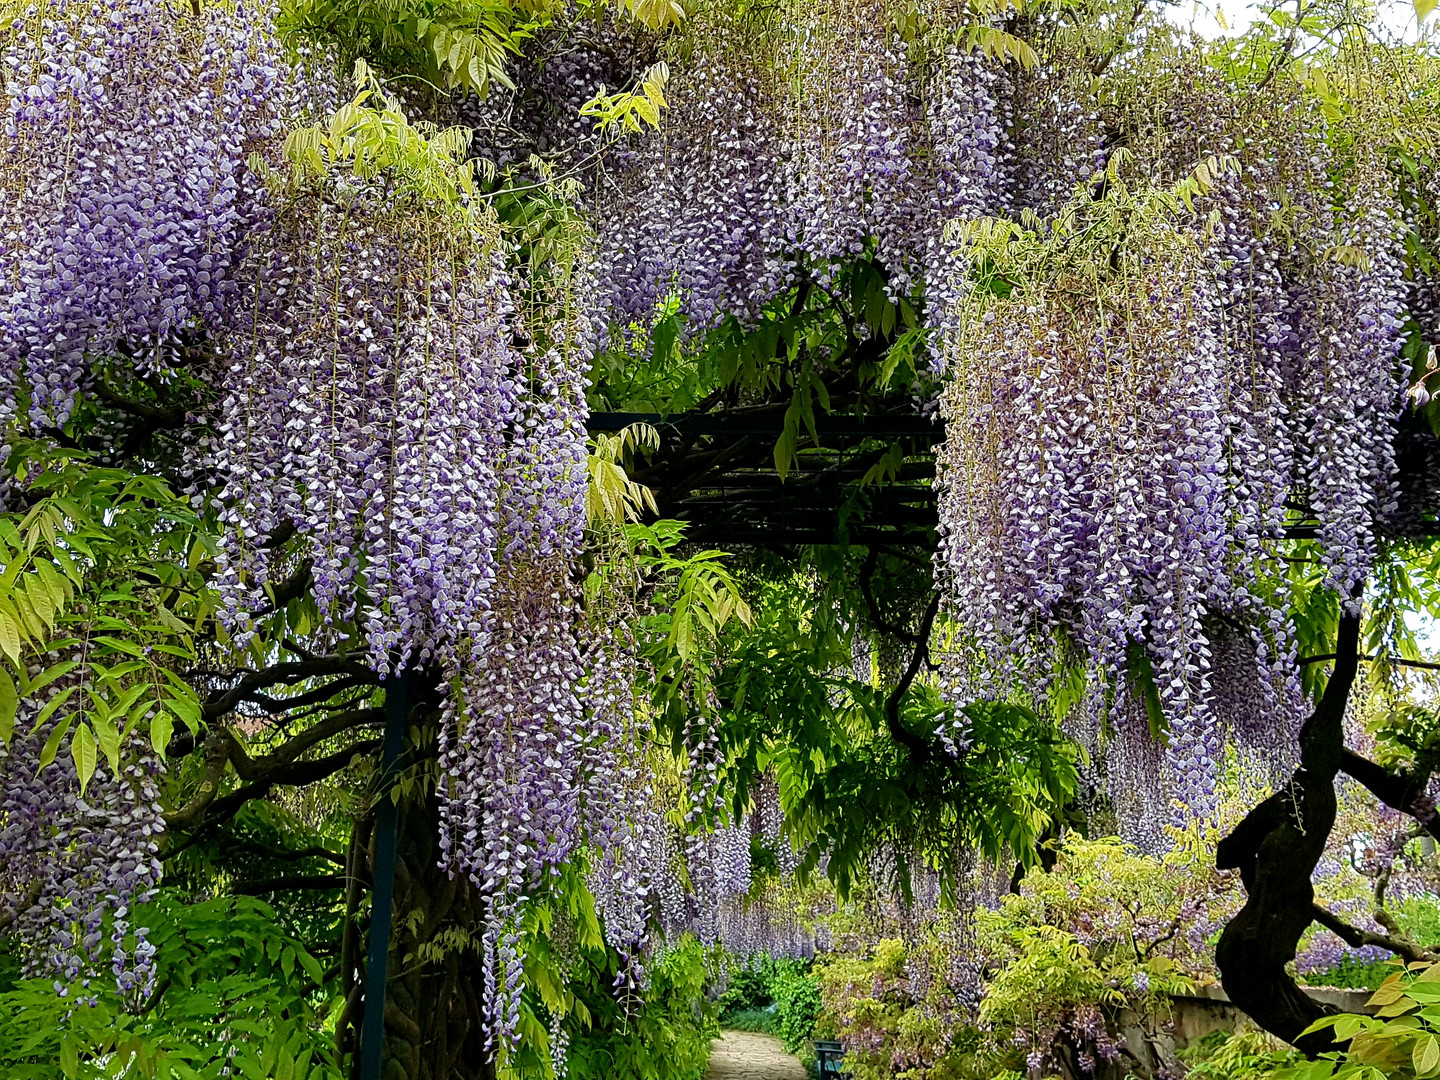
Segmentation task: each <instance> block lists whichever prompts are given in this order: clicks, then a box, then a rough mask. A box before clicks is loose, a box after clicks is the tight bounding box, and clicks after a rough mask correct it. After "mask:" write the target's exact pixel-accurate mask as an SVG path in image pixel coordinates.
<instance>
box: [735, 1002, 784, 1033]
mask: <svg viewBox="0 0 1440 1080" xmlns="http://www.w3.org/2000/svg"><path fill="white" fill-rule="evenodd" d="M721 1026H722V1027H726V1028H729V1029H730V1030H731V1031H754V1032H757V1033H759V1034H761V1035H778V1034H779V1033H780V1014H779V1013H778V1012H777V1011H776V1010H775V1008H774V1006H773V1005H772V1006H771V1007H770V1008H767V1009H741V1010H740V1011H739V1012H732V1013H726V1014H725V1018H724V1019H723V1020H722V1021H721Z"/></svg>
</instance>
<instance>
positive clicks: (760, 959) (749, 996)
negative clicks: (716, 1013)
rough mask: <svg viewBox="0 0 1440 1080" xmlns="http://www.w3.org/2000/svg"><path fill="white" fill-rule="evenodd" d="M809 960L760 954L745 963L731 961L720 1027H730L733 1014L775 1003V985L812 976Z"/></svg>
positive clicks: (743, 961)
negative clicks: (799, 977) (778, 957)
mask: <svg viewBox="0 0 1440 1080" xmlns="http://www.w3.org/2000/svg"><path fill="white" fill-rule="evenodd" d="M810 967H811V962H810V961H809V960H790V959H783V958H782V959H776V958H775V957H773V956H766V955H765V954H764V953H758V954H756V955H755V956H752V957H749V958H748V959H745V960H737V959H736V958H734V957H731V958H729V969H728V977H727V979H726V984H725V992H724V993H723V994H721V995H720V1002H719V1003H720V1025H721V1027H731V1026H733V1025H732V1024H731V1023H730V1017H731V1016H732V1015H734V1014H738V1013H742V1012H748V1011H751V1010H755V1009H766V1008H769V1007H770V1006H771V1005H773V1004H775V986H776V984H777V983H778V982H779V981H781V980H783V979H786V978H791V977H795V976H805V975H808V974H810Z"/></svg>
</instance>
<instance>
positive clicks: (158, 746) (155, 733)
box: [150, 709, 175, 758]
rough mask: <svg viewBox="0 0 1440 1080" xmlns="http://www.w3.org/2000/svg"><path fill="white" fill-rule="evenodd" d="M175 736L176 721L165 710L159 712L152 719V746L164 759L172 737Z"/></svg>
mask: <svg viewBox="0 0 1440 1080" xmlns="http://www.w3.org/2000/svg"><path fill="white" fill-rule="evenodd" d="M174 734H175V721H174V720H172V719H171V718H170V714H169V713H168V712H166V711H165V710H164V709H161V710H159V711H158V712H157V713H156V714H155V715H154V716H153V717H151V719H150V745H151V746H153V747H154V748H155V753H157V754H159V755H160V756H161V757H162V758H163V757H164V756H165V748H166V747H168V746H169V745H170V737H171V736H172V735H174Z"/></svg>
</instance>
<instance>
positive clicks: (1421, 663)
mask: <svg viewBox="0 0 1440 1080" xmlns="http://www.w3.org/2000/svg"><path fill="white" fill-rule="evenodd" d="M1334 659H1335V654H1334V653H1322V654H1321V655H1319V656H1302V657H1301V658H1300V659H1299V660H1297V661H1295V663H1296V664H1298V665H1299V666H1300V667H1304V666H1305V665H1306V664H1324V663H1329V662H1330V661H1331V660H1334ZM1356 659H1359V660H1364V661H1365V662H1366V663H1368V664H1374V663H1384V664H1398V665H1400V666H1401V667H1413V668H1424V669H1425V670H1426V671H1440V663H1433V662H1431V661H1429V660H1406V659H1404V658H1402V657H1399V656H1364V655H1361V656H1358V657H1357V658H1356Z"/></svg>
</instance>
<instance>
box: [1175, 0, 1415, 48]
mask: <svg viewBox="0 0 1440 1080" xmlns="http://www.w3.org/2000/svg"><path fill="white" fill-rule="evenodd" d="M1377 6H1378V7H1379V9H1380V17H1381V21H1382V22H1383V23H1384V25H1385V27H1386V28H1387V29H1388V30H1390V32H1391V33H1393V34H1395V35H1396V36H1397V37H1401V38H1403V39H1404V40H1405V41H1415V40H1417V39H1418V37H1419V33H1420V28H1419V27H1418V25H1417V24H1416V20H1415V8H1414V6H1413V4H1412V3H1411V0H1379V2H1378V5H1377ZM1259 10H1260V5H1258V4H1252V3H1246V2H1245V0H1179V2H1178V3H1176V4H1175V6H1173V7H1171V8H1170V9H1169V13H1170V19H1171V21H1172V22H1174V23H1176V24H1177V25H1180V26H1193V27H1194V28H1195V31H1196V32H1197V33H1199V34H1201V35H1202V36H1204V37H1207V38H1213V37H1219V36H1220V35H1222V34H1239V33H1241V32H1243V31H1244V29H1245V27H1247V26H1248V25H1249V24H1250V22H1251V20H1253V19H1254V18H1255V17H1256V15H1257V14H1258V12H1259ZM1217 12H1218V13H1219V17H1218V18H1217ZM1437 24H1440V12H1431V14H1430V15H1429V17H1428V18H1427V19H1426V20H1425V29H1426V31H1427V32H1428V33H1429V34H1430V35H1431V36H1432V37H1433V36H1435V34H1436V32H1437V31H1436V27H1437Z"/></svg>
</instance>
